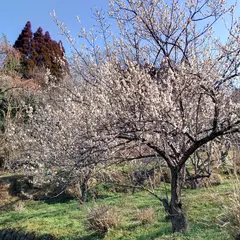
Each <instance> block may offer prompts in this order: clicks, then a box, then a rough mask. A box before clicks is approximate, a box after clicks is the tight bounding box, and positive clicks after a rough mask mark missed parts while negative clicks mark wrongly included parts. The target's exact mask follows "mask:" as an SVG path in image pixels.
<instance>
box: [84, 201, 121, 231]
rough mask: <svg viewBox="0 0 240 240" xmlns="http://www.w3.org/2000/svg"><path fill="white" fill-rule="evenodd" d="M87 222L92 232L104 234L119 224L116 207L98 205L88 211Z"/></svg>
mask: <svg viewBox="0 0 240 240" xmlns="http://www.w3.org/2000/svg"><path fill="white" fill-rule="evenodd" d="M87 222H88V225H89V227H90V228H91V229H92V230H95V231H97V232H99V233H106V232H107V231H108V230H109V229H110V228H115V227H117V226H118V225H119V224H120V215H119V212H118V211H117V209H116V207H110V206H107V205H99V206H95V207H93V208H90V209H88V215H87Z"/></svg>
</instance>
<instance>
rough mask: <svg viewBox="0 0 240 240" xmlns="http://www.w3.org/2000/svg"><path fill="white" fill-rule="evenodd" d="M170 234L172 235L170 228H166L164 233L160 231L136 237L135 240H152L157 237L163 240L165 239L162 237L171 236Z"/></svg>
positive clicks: (172, 239) (171, 239)
mask: <svg viewBox="0 0 240 240" xmlns="http://www.w3.org/2000/svg"><path fill="white" fill-rule="evenodd" d="M171 233H172V231H171V228H166V229H165V231H163V230H161V231H157V232H152V233H147V234H142V235H141V236H138V237H137V238H136V240H146V239H149V240H150V239H151V240H154V239H156V238H159V237H160V239H162V240H164V239H165V238H164V235H166V234H171ZM166 239H169V238H166ZM169 240H174V238H170V239H169Z"/></svg>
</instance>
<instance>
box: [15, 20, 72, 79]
mask: <svg viewBox="0 0 240 240" xmlns="http://www.w3.org/2000/svg"><path fill="white" fill-rule="evenodd" d="M14 48H16V49H17V50H18V51H19V52H20V53H21V66H22V73H23V77H25V78H29V77H32V76H33V75H34V71H37V70H40V71H43V72H44V71H46V69H49V71H50V74H51V76H52V79H55V81H58V80H60V79H62V77H63V76H64V75H66V74H67V73H68V64H67V60H66V58H65V50H64V48H63V46H62V43H61V42H59V43H57V42H56V41H54V40H52V39H51V37H50V34H49V32H46V33H45V34H43V30H42V28H41V27H39V28H38V29H37V31H36V32H35V33H34V34H32V30H31V23H30V22H27V24H26V26H25V28H24V29H23V31H22V33H21V34H20V35H19V37H18V39H17V40H16V42H15V44H14Z"/></svg>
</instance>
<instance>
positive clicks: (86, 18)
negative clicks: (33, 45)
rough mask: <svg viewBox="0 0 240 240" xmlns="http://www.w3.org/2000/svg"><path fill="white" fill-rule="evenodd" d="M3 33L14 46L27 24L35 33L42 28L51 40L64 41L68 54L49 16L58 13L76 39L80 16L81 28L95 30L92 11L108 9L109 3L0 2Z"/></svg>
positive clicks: (105, 0) (90, 0) (60, 0)
mask: <svg viewBox="0 0 240 240" xmlns="http://www.w3.org/2000/svg"><path fill="white" fill-rule="evenodd" d="M0 6H1V9H2V10H1V14H0V33H4V34H5V35H6V36H7V38H8V40H9V41H10V43H11V44H14V42H15V40H16V39H17V37H18V35H19V34H20V33H21V30H22V29H23V27H24V26H25V24H26V22H27V21H30V22H31V23H32V31H33V32H35V31H36V30H37V28H38V27H39V26H41V27H42V28H43V30H44V31H49V32H50V34H51V37H52V39H54V40H57V41H58V40H63V42H64V47H65V48H66V49H67V50H68V49H69V48H68V46H67V43H65V38H64V37H63V36H61V35H59V34H58V32H59V30H58V27H57V26H56V24H55V23H54V22H53V20H52V18H51V16H50V12H52V11H53V10H55V11H56V13H57V16H58V18H59V20H61V21H64V22H65V23H66V24H67V25H68V26H69V30H71V32H72V33H73V35H74V36H76V33H77V32H78V30H79V29H80V26H79V24H78V22H77V20H76V16H77V15H78V16H79V18H80V19H81V23H82V26H83V27H85V28H86V29H88V28H90V27H92V25H93V24H94V20H93V19H92V11H91V9H93V8H94V6H97V7H98V8H99V9H101V8H102V9H107V6H108V0H1V4H0Z"/></svg>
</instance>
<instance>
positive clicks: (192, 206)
mask: <svg viewBox="0 0 240 240" xmlns="http://www.w3.org/2000/svg"><path fill="white" fill-rule="evenodd" d="M229 188H230V183H229V182H226V183H225V184H223V185H220V186H218V187H214V188H213V187H212V188H208V189H200V190H190V189H186V190H184V192H183V202H184V207H185V208H186V211H187V215H188V220H189V231H188V232H187V233H186V234H172V233H171V224H170V222H166V220H165V212H164V210H163V207H162V205H161V203H160V202H159V200H157V199H156V198H154V197H153V196H151V195H150V194H149V193H147V192H142V191H138V192H136V193H135V194H134V195H132V194H130V193H128V194H126V193H111V192H108V191H106V190H104V188H100V190H99V191H100V197H101V198H100V199H97V200H96V202H93V201H90V202H88V203H86V205H80V204H79V203H78V202H77V201H75V200H72V201H69V202H67V203H55V204H48V203H45V202H42V201H25V209H24V210H23V211H21V212H16V211H13V210H11V207H9V209H8V210H7V211H4V208H2V210H1V214H0V228H7V227H8V228H22V229H24V230H25V231H33V232H36V233H37V234H39V235H40V234H45V233H51V234H53V235H55V236H56V237H58V239H60V240H66V239H73V240H80V239H106V240H113V239H126V240H128V239H129V240H131V239H138V240H141V239H142V240H145V239H159V240H160V239H174V240H176V239H180V240H181V239H194V240H195V239H196V240H197V239H199V240H200V239H202V240H203V239H204V240H205V239H211V240H214V239H216V240H219V239H220V240H221V239H223V240H225V239H231V238H230V236H229V235H228V233H227V232H226V230H225V229H222V228H220V227H219V226H218V224H217V223H218V220H217V216H218V215H219V214H220V209H221V203H222V202H221V201H220V199H219V198H220V197H223V198H224V196H225V195H227V194H228V192H229ZM102 203H104V204H108V205H111V206H116V207H118V209H120V210H121V213H120V214H121V224H120V226H118V227H117V228H116V229H111V230H110V231H109V232H108V233H107V234H106V235H105V236H100V235H99V234H97V233H95V232H93V231H91V230H89V229H88V227H87V225H86V220H85V217H86V214H87V208H90V207H93V206H94V205H95V204H102ZM149 207H150V208H154V209H155V212H156V215H157V219H156V221H155V222H154V223H152V224H147V225H144V226H143V225H142V224H141V223H140V222H139V221H138V220H137V219H136V218H135V217H134V216H136V213H137V210H138V209H142V208H149Z"/></svg>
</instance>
